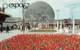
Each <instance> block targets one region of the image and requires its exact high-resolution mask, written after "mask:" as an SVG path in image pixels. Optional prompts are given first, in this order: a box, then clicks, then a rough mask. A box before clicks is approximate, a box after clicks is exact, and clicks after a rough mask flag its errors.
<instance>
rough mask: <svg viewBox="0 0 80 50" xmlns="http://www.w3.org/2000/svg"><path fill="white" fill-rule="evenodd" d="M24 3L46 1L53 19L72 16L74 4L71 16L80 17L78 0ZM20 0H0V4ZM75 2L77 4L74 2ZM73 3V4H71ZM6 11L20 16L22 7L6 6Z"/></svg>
mask: <svg viewBox="0 0 80 50" xmlns="http://www.w3.org/2000/svg"><path fill="white" fill-rule="evenodd" d="M24 1H25V2H26V3H30V4H32V3H34V2H36V1H44V2H47V3H48V4H49V5H50V6H51V7H52V8H53V10H54V12H55V19H67V18H72V14H71V10H72V9H71V6H74V9H73V17H74V18H75V19H76V18H77V19H80V13H79V12H80V4H78V3H80V0H24ZM20 2H22V0H0V6H2V4H4V3H20ZM75 3H77V4H75ZM73 4H75V5H73ZM5 12H6V13H8V14H10V15H11V16H12V17H21V18H22V8H16V9H11V8H7V9H6V11H5Z"/></svg>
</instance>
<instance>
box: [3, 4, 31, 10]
mask: <svg viewBox="0 0 80 50" xmlns="http://www.w3.org/2000/svg"><path fill="white" fill-rule="evenodd" d="M29 5H30V3H4V4H3V7H4V8H19V7H20V8H24V9H25V8H28V7H29Z"/></svg>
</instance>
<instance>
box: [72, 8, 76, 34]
mask: <svg viewBox="0 0 80 50" xmlns="http://www.w3.org/2000/svg"><path fill="white" fill-rule="evenodd" d="M74 8H75V7H72V8H71V17H72V33H73V34H74V33H75V19H74Z"/></svg>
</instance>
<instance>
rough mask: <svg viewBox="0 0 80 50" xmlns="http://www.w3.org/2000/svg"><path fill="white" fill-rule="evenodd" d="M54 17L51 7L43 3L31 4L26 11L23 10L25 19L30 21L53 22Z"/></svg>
mask: <svg viewBox="0 0 80 50" xmlns="http://www.w3.org/2000/svg"><path fill="white" fill-rule="evenodd" d="M54 17H55V14H54V10H53V9H52V7H51V6H50V5H49V4H48V3H46V2H43V1H37V2H34V3H32V4H31V5H30V6H29V7H28V9H25V18H26V20H27V19H28V20H30V21H39V22H41V21H44V22H46V21H48V22H49V21H53V20H54Z"/></svg>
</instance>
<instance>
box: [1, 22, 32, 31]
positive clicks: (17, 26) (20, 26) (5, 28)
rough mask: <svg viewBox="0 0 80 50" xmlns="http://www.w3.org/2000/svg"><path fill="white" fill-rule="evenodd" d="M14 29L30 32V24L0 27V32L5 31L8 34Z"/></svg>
mask: <svg viewBox="0 0 80 50" xmlns="http://www.w3.org/2000/svg"><path fill="white" fill-rule="evenodd" d="M14 29H18V30H22V31H24V30H30V29H31V25H30V23H26V24H22V25H17V24H13V25H12V26H9V25H7V26H5V27H0V32H3V31H6V32H9V31H10V30H14Z"/></svg>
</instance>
